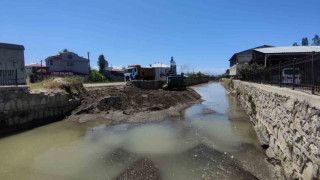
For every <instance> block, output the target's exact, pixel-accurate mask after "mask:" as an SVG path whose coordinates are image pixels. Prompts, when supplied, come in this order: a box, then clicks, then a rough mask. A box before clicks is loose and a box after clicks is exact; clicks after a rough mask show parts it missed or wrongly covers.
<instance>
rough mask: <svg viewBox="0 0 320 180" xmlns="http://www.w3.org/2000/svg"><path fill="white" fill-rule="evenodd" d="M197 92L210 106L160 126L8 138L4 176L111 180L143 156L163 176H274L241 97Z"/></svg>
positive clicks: (61, 129) (0, 144)
mask: <svg viewBox="0 0 320 180" xmlns="http://www.w3.org/2000/svg"><path fill="white" fill-rule="evenodd" d="M194 88H195V90H196V91H197V92H198V93H199V94H200V95H201V96H202V99H203V100H205V101H204V102H202V103H201V104H195V105H193V106H191V107H189V108H188V109H186V110H184V111H183V112H182V116H181V117H176V118H170V119H167V120H165V121H162V122H157V123H145V124H120V125H115V126H105V125H99V126H96V127H93V128H78V127H70V125H66V123H67V122H65V121H60V122H56V123H52V124H49V125H46V126H43V127H39V128H35V129H33V130H30V131H26V132H23V133H20V134H16V135H12V136H9V137H6V138H2V139H0V162H1V163H0V177H1V178H0V179H7V180H8V179H77V180H79V179H112V178H114V177H116V176H117V175H119V174H120V173H121V172H122V171H123V170H125V169H126V168H127V167H128V166H130V165H131V164H132V163H133V162H134V161H136V160H138V159H140V158H145V157H146V158H149V159H151V160H152V161H153V162H154V163H155V164H156V166H157V167H158V168H159V171H160V175H161V177H162V179H169V180H170V179H172V180H179V179H181V180H184V179H254V177H257V178H259V179H274V173H273V168H272V166H271V165H270V164H269V163H268V162H267V161H266V160H265V155H264V154H265V153H264V150H263V149H262V148H261V147H260V144H259V142H258V140H257V137H256V134H255V132H254V129H253V127H252V125H251V123H250V120H249V117H248V116H247V115H246V114H245V112H244V110H242V109H241V107H240V104H238V102H237V101H236V99H235V98H233V97H230V96H229V95H226V93H225V90H224V88H223V87H222V86H221V84H219V83H208V84H203V85H199V86H195V87H194ZM203 109H211V110H214V111H215V113H213V114H203V113H202V110H203Z"/></svg>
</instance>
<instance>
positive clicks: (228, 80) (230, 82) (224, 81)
mask: <svg viewBox="0 0 320 180" xmlns="http://www.w3.org/2000/svg"><path fill="white" fill-rule="evenodd" d="M222 82H223V84H224V85H225V86H226V87H230V86H231V84H232V80H231V79H227V78H223V79H222Z"/></svg>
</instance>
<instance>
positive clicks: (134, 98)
mask: <svg viewBox="0 0 320 180" xmlns="http://www.w3.org/2000/svg"><path fill="white" fill-rule="evenodd" d="M82 98H83V100H82V103H81V105H80V106H79V107H78V108H77V109H75V110H74V111H73V115H74V116H81V115H84V114H91V115H93V116H92V117H94V115H99V117H105V118H109V119H112V120H115V121H118V122H120V121H121V122H124V121H125V122H128V121H129V122H130V121H132V122H138V121H139V122H141V119H143V118H144V119H148V117H149V116H154V115H156V116H157V117H152V118H153V120H152V118H151V120H146V121H160V120H161V119H162V120H163V118H165V117H166V116H165V115H168V114H173V111H176V110H181V109H182V108H186V107H187V106H189V105H190V103H194V102H196V101H197V100H199V99H200V98H201V97H200V95H199V94H198V93H197V92H196V91H195V90H193V89H191V88H187V89H186V90H185V91H165V90H162V89H159V90H144V89H139V88H136V87H132V86H109V87H94V88H90V89H88V90H87V91H86V92H85V93H83V94H82ZM165 110H167V111H166V112H164V111H165ZM153 112H161V113H164V114H161V115H160V114H159V113H153ZM148 114H149V115H148ZM133 115H136V116H137V115H139V116H140V120H139V119H133V117H131V116H133ZM128 116H130V118H131V120H130V118H129V117H128ZM155 118H156V120H154V119H155ZM93 119H94V118H93ZM142 121H144V120H142Z"/></svg>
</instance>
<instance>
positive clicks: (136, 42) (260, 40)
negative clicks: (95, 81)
mask: <svg viewBox="0 0 320 180" xmlns="http://www.w3.org/2000/svg"><path fill="white" fill-rule="evenodd" d="M319 8H320V1H319V0H311V1H296V0H291V1H280V0H269V1H258V0H249V1H235V0H230V1H213V0H211V1H209V0H194V1H191V0H175V1H174V0H167V1H166V0H112V1H108V0H105V1H102V0H101V1H95V0H91V1H69V0H54V1H46V0H23V1H21V0H1V3H0V24H1V26H0V42H4V43H14V44H22V45H24V46H25V49H26V50H25V61H26V64H30V63H34V62H40V60H41V59H45V58H46V57H48V56H51V55H55V54H57V53H58V52H59V51H61V50H62V49H64V48H67V49H68V50H71V51H74V52H76V53H78V54H79V55H81V56H85V57H86V54H87V52H88V51H89V52H90V53H91V54H90V57H91V58H90V59H91V66H96V65H97V58H98V56H99V55H100V54H104V56H105V57H106V59H107V60H108V61H109V64H113V65H116V66H125V65H130V64H141V65H144V66H147V65H149V64H151V63H154V62H163V63H166V64H169V61H170V57H171V56H174V58H175V60H176V62H177V65H178V67H179V71H180V67H181V66H183V68H184V71H192V70H193V68H194V69H195V71H198V70H201V71H203V72H208V73H213V74H217V73H222V72H223V71H224V70H225V69H226V68H228V67H229V62H228V60H229V58H230V57H231V56H232V54H233V53H235V52H238V51H242V50H245V49H249V48H252V47H256V46H260V45H264V44H267V45H274V46H291V45H292V43H293V42H298V43H299V44H300V43H301V38H302V37H305V36H306V37H308V38H309V43H310V42H311V39H312V37H313V36H314V35H315V34H316V33H317V34H320V24H319V22H320V11H319Z"/></svg>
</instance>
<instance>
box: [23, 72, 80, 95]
mask: <svg viewBox="0 0 320 180" xmlns="http://www.w3.org/2000/svg"><path fill="white" fill-rule="evenodd" d="M57 78H60V77H52V78H49V79H46V80H43V81H41V82H37V83H28V85H29V88H30V90H34V89H65V90H66V91H67V92H69V93H72V92H74V90H76V91H78V92H80V90H81V88H82V87H83V78H82V77H77V76H72V77H65V78H60V79H61V80H62V81H65V82H67V83H68V84H69V85H70V86H69V87H66V86H64V85H63V84H62V83H61V82H59V81H55V79H57Z"/></svg>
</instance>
